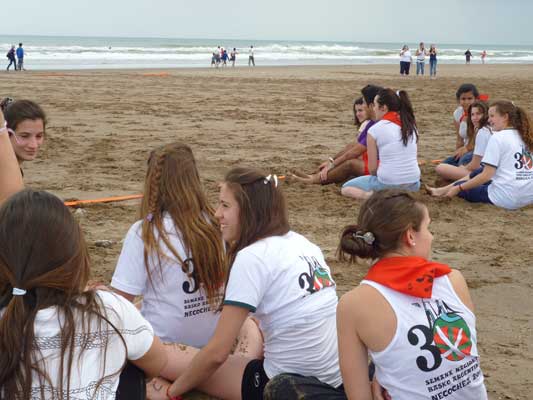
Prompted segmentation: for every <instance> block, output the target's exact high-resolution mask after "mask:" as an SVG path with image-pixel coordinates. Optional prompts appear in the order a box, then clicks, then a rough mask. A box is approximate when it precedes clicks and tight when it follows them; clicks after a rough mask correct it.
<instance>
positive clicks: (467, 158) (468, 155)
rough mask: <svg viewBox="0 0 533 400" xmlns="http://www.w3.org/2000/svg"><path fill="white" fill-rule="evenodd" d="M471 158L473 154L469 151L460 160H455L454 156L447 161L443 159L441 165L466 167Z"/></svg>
mask: <svg viewBox="0 0 533 400" xmlns="http://www.w3.org/2000/svg"><path fill="white" fill-rule="evenodd" d="M473 157H474V152H472V151H469V152H468V153H465V154H464V155H463V156H462V157H461V158H458V159H457V158H455V157H454V156H450V157H448V158H447V159H445V160H444V161H443V162H442V163H443V164H450V165H455V166H456V167H458V166H460V165H466V164H468V163H470V161H472V158H473Z"/></svg>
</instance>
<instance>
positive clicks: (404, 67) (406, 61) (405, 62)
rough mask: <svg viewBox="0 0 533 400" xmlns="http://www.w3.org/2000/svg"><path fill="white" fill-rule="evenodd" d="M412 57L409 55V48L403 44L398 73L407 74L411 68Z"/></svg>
mask: <svg viewBox="0 0 533 400" xmlns="http://www.w3.org/2000/svg"><path fill="white" fill-rule="evenodd" d="M412 60H413V57H412V56H411V50H409V47H408V46H407V45H406V44H405V45H404V46H403V47H402V50H401V51H400V74H401V75H403V76H407V75H409V70H410V69H411V61H412Z"/></svg>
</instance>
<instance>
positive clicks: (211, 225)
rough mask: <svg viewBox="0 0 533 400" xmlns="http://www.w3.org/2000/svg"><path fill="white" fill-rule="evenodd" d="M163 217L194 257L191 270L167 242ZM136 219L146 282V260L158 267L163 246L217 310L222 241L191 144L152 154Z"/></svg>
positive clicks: (223, 268) (222, 264) (173, 145)
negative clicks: (141, 241)
mask: <svg viewBox="0 0 533 400" xmlns="http://www.w3.org/2000/svg"><path fill="white" fill-rule="evenodd" d="M164 213H168V215H169V216H170V218H171V219H172V222H173V224H174V226H175V228H176V231H177V232H178V233H179V235H180V238H181V240H182V242H183V245H184V249H185V251H186V252H188V253H189V254H190V258H192V262H193V264H194V267H193V270H192V271H190V270H189V265H188V264H187V262H188V260H182V259H181V257H180V256H179V254H178V252H177V251H176V249H175V248H174V247H173V246H172V244H171V242H170V239H169V233H172V232H167V231H166V230H165V228H164V224H163V214H164ZM140 217H141V219H142V220H143V224H142V239H143V242H144V264H145V268H146V272H147V274H148V277H149V280H150V283H151V284H153V281H152V276H151V271H150V269H151V268H150V260H151V259H154V258H156V259H157V263H158V266H159V268H161V259H162V257H163V258H164V257H168V256H166V255H165V252H164V251H163V250H162V245H163V244H164V246H165V247H166V248H167V249H168V250H169V251H170V252H171V253H172V256H173V257H174V258H175V261H176V262H177V263H178V264H179V265H180V266H181V268H182V270H183V272H185V273H187V274H189V275H190V276H191V277H193V278H194V280H195V281H196V283H197V284H198V285H200V286H202V287H203V288H204V290H205V292H206V295H207V299H208V301H209V303H210V305H211V306H212V307H213V308H217V307H218V302H219V301H220V289H221V287H222V285H223V284H224V279H225V277H226V261H225V254H224V243H223V240H222V236H221V234H220V230H219V228H218V221H217V220H216V218H215V213H214V210H213V208H212V207H211V206H210V205H209V202H208V201H207V197H206V195H205V193H204V191H203V189H202V184H201V182H200V176H199V174H198V169H197V168H196V161H195V160H194V155H193V153H192V150H191V148H190V147H189V146H187V145H185V144H183V143H171V144H168V145H164V146H161V147H158V148H157V149H155V150H153V151H152V152H151V154H150V157H149V159H148V169H147V171H146V179H145V183H144V197H143V201H142V204H141V211H140ZM153 256H156V257H153ZM152 271H153V269H152Z"/></svg>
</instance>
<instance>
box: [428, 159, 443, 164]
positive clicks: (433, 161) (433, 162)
mask: <svg viewBox="0 0 533 400" xmlns="http://www.w3.org/2000/svg"><path fill="white" fill-rule="evenodd" d="M441 162H442V160H431V164H440V163H441Z"/></svg>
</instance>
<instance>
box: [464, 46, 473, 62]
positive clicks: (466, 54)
mask: <svg viewBox="0 0 533 400" xmlns="http://www.w3.org/2000/svg"><path fill="white" fill-rule="evenodd" d="M465 57H466V63H467V64H470V59H471V58H472V52H471V51H470V49H468V50H467V51H465Z"/></svg>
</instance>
